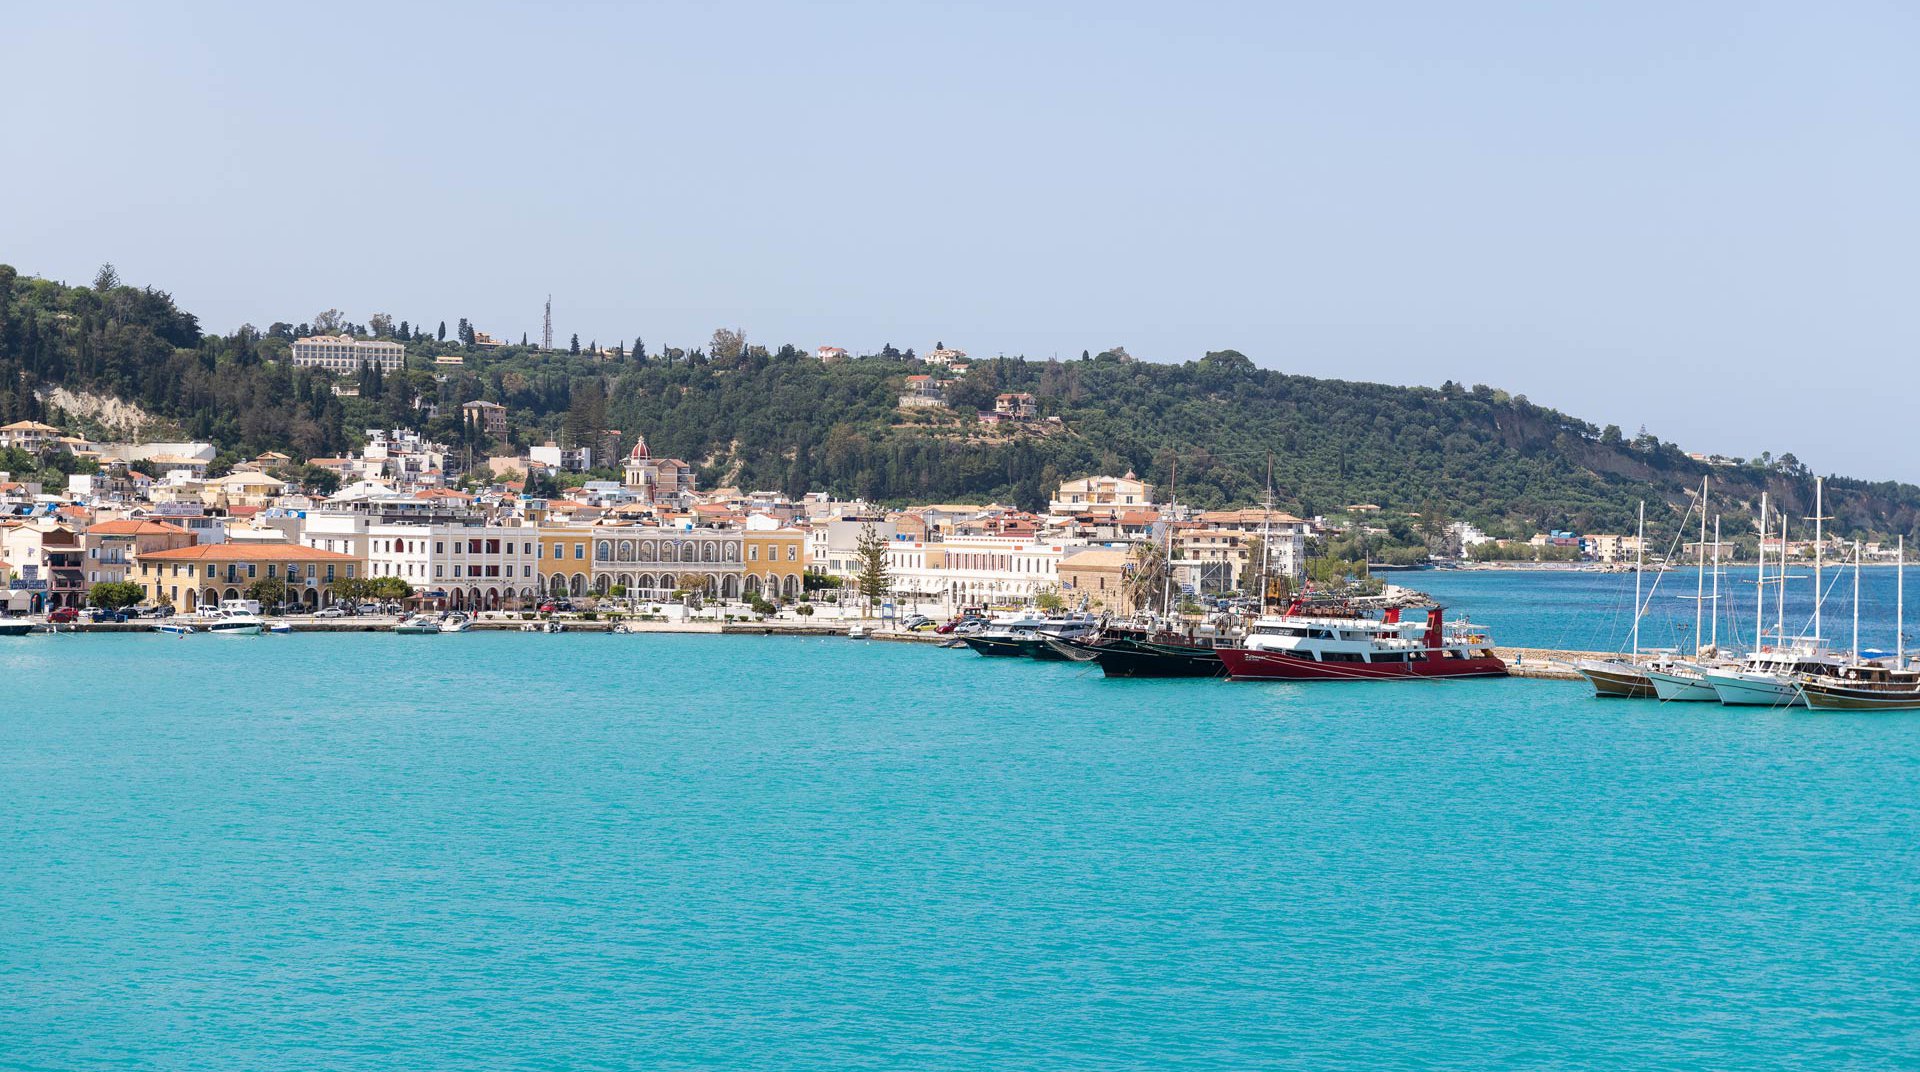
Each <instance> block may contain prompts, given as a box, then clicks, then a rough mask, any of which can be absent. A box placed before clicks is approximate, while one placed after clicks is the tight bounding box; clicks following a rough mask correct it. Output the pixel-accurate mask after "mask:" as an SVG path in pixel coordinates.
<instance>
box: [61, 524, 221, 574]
mask: <svg viewBox="0 0 1920 1072" xmlns="http://www.w3.org/2000/svg"><path fill="white" fill-rule="evenodd" d="M195 542H196V541H195V540H194V538H193V533H191V532H188V531H187V530H186V529H183V528H181V527H179V526H178V525H168V524H165V523H163V522H159V521H147V520H143V519H140V518H122V519H120V520H118V521H100V522H96V523H95V524H93V525H90V526H88V528H87V534H86V548H87V565H86V569H87V584H88V586H89V587H91V586H92V585H96V584H104V583H108V582H112V581H124V580H126V579H127V575H128V573H129V571H131V570H132V569H133V564H134V560H135V559H136V557H137V556H139V555H140V554H142V553H152V552H154V551H171V550H174V549H176V548H181V547H192V546H193V545H194V543H195Z"/></svg>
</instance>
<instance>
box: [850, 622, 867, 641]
mask: <svg viewBox="0 0 1920 1072" xmlns="http://www.w3.org/2000/svg"><path fill="white" fill-rule="evenodd" d="M866 638H867V627H866V626H864V625H850V626H848V627H847V639H848V640H865V639H866Z"/></svg>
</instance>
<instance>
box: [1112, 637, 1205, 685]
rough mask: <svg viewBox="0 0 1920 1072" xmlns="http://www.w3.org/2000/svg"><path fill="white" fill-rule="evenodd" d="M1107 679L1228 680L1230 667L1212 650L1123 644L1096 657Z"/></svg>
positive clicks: (1124, 642) (1127, 642)
mask: <svg viewBox="0 0 1920 1072" xmlns="http://www.w3.org/2000/svg"><path fill="white" fill-rule="evenodd" d="M1094 660H1095V661H1096V662H1098V663H1099V664H1100V672H1101V673H1102V674H1105V675H1106V676H1107V677H1160V678H1173V677H1202V678H1205V677H1225V676H1226V673H1227V664H1226V663H1225V662H1223V661H1221V659H1220V653H1219V652H1217V651H1215V650H1214V649H1212V648H1177V647H1172V646H1168V645H1158V644H1139V643H1134V642H1132V641H1122V642H1120V643H1117V644H1112V645H1101V646H1100V648H1099V649H1098V651H1097V652H1096V653H1095V654H1094Z"/></svg>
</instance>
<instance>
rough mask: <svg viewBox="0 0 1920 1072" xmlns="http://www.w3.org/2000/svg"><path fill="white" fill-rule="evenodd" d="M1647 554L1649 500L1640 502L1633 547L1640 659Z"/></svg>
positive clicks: (1635, 644) (1635, 650) (1636, 647)
mask: <svg viewBox="0 0 1920 1072" xmlns="http://www.w3.org/2000/svg"><path fill="white" fill-rule="evenodd" d="M1646 553H1647V500H1645V499H1642V500H1640V532H1639V534H1638V535H1637V536H1635V537H1634V545H1633V657H1634V658H1635V659H1638V658H1640V567H1641V565H1642V563H1643V562H1644V561H1645V559H1646Z"/></svg>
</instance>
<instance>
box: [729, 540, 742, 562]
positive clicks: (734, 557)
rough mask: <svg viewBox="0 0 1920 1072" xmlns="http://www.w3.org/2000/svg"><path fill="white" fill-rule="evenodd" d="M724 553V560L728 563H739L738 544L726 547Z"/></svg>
mask: <svg viewBox="0 0 1920 1072" xmlns="http://www.w3.org/2000/svg"><path fill="white" fill-rule="evenodd" d="M726 552H727V554H726V558H727V561H728V562H738V561H740V545H739V544H737V543H730V544H728V545H727V546H726Z"/></svg>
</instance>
